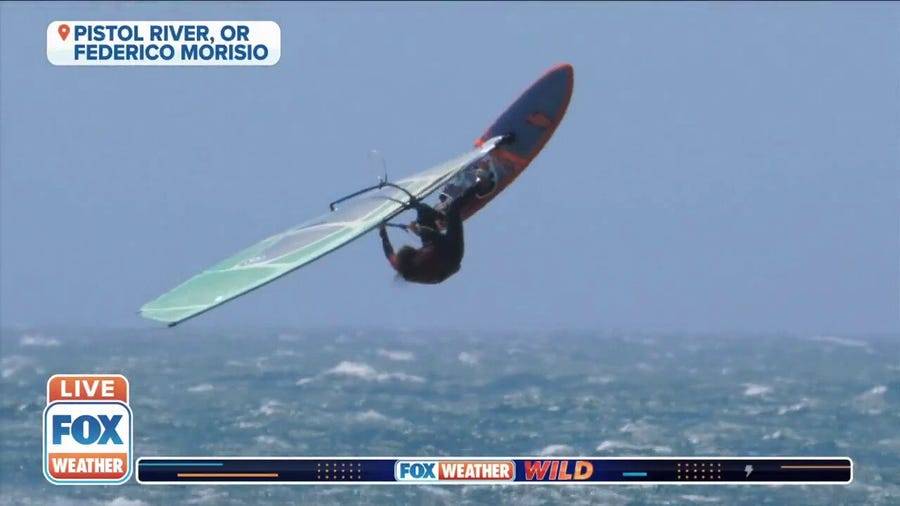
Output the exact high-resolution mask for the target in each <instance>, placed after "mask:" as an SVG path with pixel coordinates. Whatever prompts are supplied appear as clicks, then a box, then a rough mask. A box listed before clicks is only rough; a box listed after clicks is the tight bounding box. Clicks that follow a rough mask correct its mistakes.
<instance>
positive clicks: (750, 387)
mask: <svg viewBox="0 0 900 506" xmlns="http://www.w3.org/2000/svg"><path fill="white" fill-rule="evenodd" d="M744 387H745V388H744V395H745V396H747V397H759V396H761V395H766V394H768V393H769V392H771V391H772V387H770V386H768V385H757V384H756V383H745V384H744Z"/></svg>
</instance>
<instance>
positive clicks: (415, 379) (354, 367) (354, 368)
mask: <svg viewBox="0 0 900 506" xmlns="http://www.w3.org/2000/svg"><path fill="white" fill-rule="evenodd" d="M325 374H327V375H332V376H347V377H351V378H359V379H362V380H365V381H390V380H397V381H408V382H412V383H424V382H425V378H422V377H421V376H415V375H412V374H407V373H404V372H383V371H379V370H377V369H375V368H374V367H372V366H370V365H369V364H366V363H363V362H350V361H347V360H345V361H343V362H341V363H340V364H338V365H336V366H334V367H332V368H331V369H329V370H328V371H325Z"/></svg>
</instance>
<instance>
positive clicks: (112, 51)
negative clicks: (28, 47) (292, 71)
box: [47, 21, 281, 66]
mask: <svg viewBox="0 0 900 506" xmlns="http://www.w3.org/2000/svg"><path fill="white" fill-rule="evenodd" d="M280 58H281V28H280V27H279V26H278V24H277V23H275V22H274V21H54V22H52V23H50V24H49V25H47V60H48V61H49V62H50V63H52V64H53V65H228V66H235V65H275V64H276V63H278V60H279V59H280Z"/></svg>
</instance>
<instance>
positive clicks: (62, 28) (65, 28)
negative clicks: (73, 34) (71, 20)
mask: <svg viewBox="0 0 900 506" xmlns="http://www.w3.org/2000/svg"><path fill="white" fill-rule="evenodd" d="M58 31H59V36H60V37H62V40H66V37H68V36H69V25H59V30H58Z"/></svg>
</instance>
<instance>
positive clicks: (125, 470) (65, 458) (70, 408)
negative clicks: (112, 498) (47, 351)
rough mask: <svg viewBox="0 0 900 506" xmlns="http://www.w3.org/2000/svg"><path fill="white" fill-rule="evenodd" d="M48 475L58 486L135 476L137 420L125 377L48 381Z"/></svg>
mask: <svg viewBox="0 0 900 506" xmlns="http://www.w3.org/2000/svg"><path fill="white" fill-rule="evenodd" d="M43 424H44V452H43V453H44V458H43V460H44V476H45V477H46V478H47V480H48V481H50V482H51V483H54V484H57V485H91V484H94V485H117V484H122V483H125V482H126V481H128V479H129V478H131V473H132V468H131V461H132V453H133V449H132V420H131V408H130V407H129V406H128V380H127V379H125V377H124V376H122V375H118V374H116V375H80V374H57V375H54V376H52V377H51V378H50V379H49V380H48V381H47V407H46V408H45V409H44V422H43Z"/></svg>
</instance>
